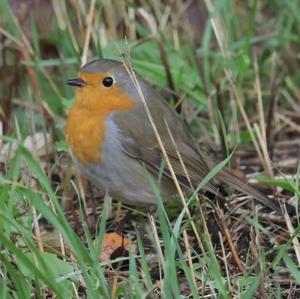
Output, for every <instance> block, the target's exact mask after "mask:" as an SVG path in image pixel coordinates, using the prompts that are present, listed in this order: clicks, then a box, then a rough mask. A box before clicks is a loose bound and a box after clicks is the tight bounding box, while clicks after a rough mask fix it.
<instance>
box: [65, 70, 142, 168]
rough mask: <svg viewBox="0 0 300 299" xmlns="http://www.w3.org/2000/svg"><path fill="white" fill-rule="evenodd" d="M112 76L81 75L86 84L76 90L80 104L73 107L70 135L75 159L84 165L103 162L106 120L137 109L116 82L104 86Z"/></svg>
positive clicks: (68, 136) (67, 130) (69, 124)
mask: <svg viewBox="0 0 300 299" xmlns="http://www.w3.org/2000/svg"><path fill="white" fill-rule="evenodd" d="M108 76H110V75H109V74H92V73H80V74H79V78H80V79H82V80H83V81H84V82H86V85H85V86H84V87H81V88H77V90H76V102H75V104H74V106H73V107H72V108H71V110H70V112H69V115H68V120H67V125H66V136H67V141H68V144H69V146H70V148H71V150H72V152H73V154H74V155H75V157H76V158H77V159H78V160H79V161H80V162H81V163H83V164H85V165H88V164H92V163H100V162H101V145H102V143H103V141H104V138H105V128H106V127H105V118H106V117H107V116H108V115H109V114H110V113H111V112H114V111H120V110H127V109H131V108H133V107H134V106H135V104H136V103H135V102H134V100H132V99H130V98H129V96H128V94H127V93H126V92H124V91H122V90H121V89H120V87H118V85H117V83H114V84H113V85H112V86H110V87H105V86H104V85H103V84H102V81H103V79H104V78H106V77H108Z"/></svg>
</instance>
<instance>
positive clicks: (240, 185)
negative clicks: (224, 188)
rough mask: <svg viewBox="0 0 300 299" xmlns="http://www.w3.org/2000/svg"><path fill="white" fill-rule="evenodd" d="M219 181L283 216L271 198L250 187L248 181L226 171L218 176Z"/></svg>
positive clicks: (222, 171)
mask: <svg viewBox="0 0 300 299" xmlns="http://www.w3.org/2000/svg"><path fill="white" fill-rule="evenodd" d="M217 179H219V180H220V181H221V182H223V183H225V184H227V185H229V186H231V187H232V188H234V189H236V190H238V191H240V192H242V193H244V194H247V195H250V196H253V197H254V198H255V199H256V200H257V201H259V202H260V203H262V204H263V205H265V206H267V207H269V208H270V209H272V210H275V211H277V212H278V213H280V214H282V211H281V209H280V207H279V205H278V204H276V203H275V202H274V201H272V200H271V199H270V198H268V197H266V196H265V195H263V194H262V193H261V192H259V191H258V190H256V189H255V188H253V187H251V186H250V185H248V184H247V182H246V181H244V180H243V179H241V178H239V177H237V176H236V175H234V174H232V173H230V172H228V171H226V170H221V171H220V172H219V173H218V175H217Z"/></svg>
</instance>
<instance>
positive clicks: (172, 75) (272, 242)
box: [0, 0, 300, 298]
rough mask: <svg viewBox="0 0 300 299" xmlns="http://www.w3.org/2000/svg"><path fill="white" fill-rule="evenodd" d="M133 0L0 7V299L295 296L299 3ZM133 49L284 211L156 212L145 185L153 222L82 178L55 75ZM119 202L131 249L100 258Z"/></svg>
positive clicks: (137, 62) (210, 148) (174, 101)
mask: <svg viewBox="0 0 300 299" xmlns="http://www.w3.org/2000/svg"><path fill="white" fill-rule="evenodd" d="M140 2H141V3H140V4H138V3H137V2H136V1H124V2H120V1H93V0H91V1H83V2H81V1H52V2H48V1H37V2H36V3H34V4H32V6H29V4H28V3H27V2H24V3H20V2H19V1H11V2H9V3H8V1H5V0H0V11H1V12H2V15H1V23H0V24H1V25H0V35H1V50H2V51H1V52H2V58H1V60H0V61H1V65H0V79H1V85H0V90H1V93H2V94H3V95H4V96H3V98H2V100H1V110H0V113H1V114H0V116H1V130H2V132H3V134H2V138H1V145H0V146H1V148H0V163H1V164H0V165H1V174H0V229H1V233H0V244H1V248H0V260H1V262H0V275H1V281H0V294H1V295H0V298H31V297H36V298H45V297H57V298H81V297H83V298H85V297H88V298H99V297H101V298H122V297H125V298H203V297H207V298H217V297H218V298H254V297H256V298H259V297H260V298H299V283H300V272H299V266H300V252H299V241H298V234H299V230H300V226H299V215H298V200H299V193H300V191H299V173H300V167H299V162H298V160H299V140H300V134H299V133H300V120H299V109H300V90H299V87H298V82H299V76H300V72H299V69H300V67H299V43H300V39H299V34H300V32H299V31H300V26H299V25H300V23H299V16H298V14H297V11H299V10H300V4H298V3H297V1H279V0H275V1H265V2H260V1H251V2H249V3H236V2H234V1H231V0H221V1H215V2H212V1H210V0H206V1H203V3H202V2H199V3H198V4H197V5H196V4H195V3H196V1H195V3H194V2H193V1H191V2H186V1H175V2H174V3H171V1H161V2H160V1H140ZM188 3H191V4H189V5H188ZM207 12H208V13H207ZM209 16H210V17H209ZM199 20H200V22H199ZM125 36H126V38H125ZM128 51H129V52H130V55H131V58H132V62H133V65H134V67H135V69H136V70H137V71H138V72H139V73H140V74H141V75H142V76H143V77H145V78H146V79H147V80H148V81H149V82H151V83H152V85H153V86H154V88H155V89H156V90H157V92H158V93H160V94H161V95H162V96H163V97H164V98H166V99H167V100H168V101H169V102H170V105H173V106H174V107H177V110H178V111H181V112H180V113H181V114H182V117H183V118H184V119H185V120H186V121H187V122H188V124H189V126H190V128H191V130H192V132H193V135H194V136H195V138H196V139H197V140H198V141H199V143H200V144H201V147H202V148H203V150H204V151H207V152H214V155H215V156H217V157H218V160H220V161H222V160H224V162H223V163H221V164H220V165H219V166H220V167H221V166H223V164H226V163H228V162H229V160H230V165H231V167H232V169H233V170H234V171H240V172H242V175H247V176H248V177H249V179H250V180H251V181H252V180H254V178H257V180H258V181H259V182H261V183H264V188H265V189H266V190H267V191H268V192H269V194H272V195H273V196H275V197H276V198H277V199H279V200H280V201H281V202H282V203H285V202H289V203H290V204H291V205H292V206H293V207H294V208H293V209H294V210H295V215H293V216H292V215H290V216H289V215H288V214H287V213H284V215H283V216H281V215H276V214H274V213H269V212H268V211H267V210H265V209H259V208H258V207H257V205H256V204H255V203H253V202H251V201H249V199H248V198H246V197H245V196H242V195H236V194H233V195H232V196H230V199H229V200H228V201H227V202H226V203H225V206H224V207H218V206H215V205H214V204H212V203H210V202H208V201H207V200H205V199H203V198H202V197H200V199H199V198H197V197H191V198H182V199H184V205H186V206H185V208H182V207H181V206H182V205H178V203H175V202H170V203H169V204H167V205H165V204H163V202H162V199H161V198H160V195H159V192H158V190H157V188H156V186H155V182H153V181H151V178H149V180H150V181H149V184H152V186H153V188H154V190H156V192H157V200H158V209H157V215H156V217H153V216H151V215H150V214H148V213H147V211H145V210H137V209H136V208H135V207H131V208H128V207H121V212H120V209H119V207H120V206H119V205H118V204H116V203H114V202H113V203H112V202H111V199H110V198H109V197H103V195H101V194H99V191H98V190H97V189H95V188H94V187H93V186H91V185H89V184H87V182H86V181H85V180H83V179H81V178H80V177H79V175H78V173H77V172H76V169H75V168H74V167H73V165H72V162H71V159H70V156H69V155H68V149H67V145H66V142H65V137H64V122H65V119H66V115H67V111H68V109H69V108H70V107H71V105H72V104H73V101H74V94H73V91H72V90H71V89H70V88H69V87H68V86H66V84H65V81H66V80H67V79H69V78H72V77H75V76H76V73H77V71H78V69H79V67H80V65H81V64H82V63H85V62H86V61H89V60H91V59H92V58H95V57H104V58H113V59H119V60H120V52H121V53H128ZM30 136H33V137H35V138H33V139H31V138H30ZM37 137H39V140H36V138H37ZM45 140H46V141H45ZM231 153H233V155H232V156H231V155H230V154H231ZM237 169H238V170H237ZM217 171H218V168H216V169H214V170H213V171H212V172H211V173H210V175H209V177H211V176H214V175H215V174H216V172H217ZM259 172H263V175H260V176H258V173H259ZM209 177H207V179H209ZM199 187H201V186H199ZM116 200H117V199H116ZM185 203H186V204H185ZM128 209H133V217H132V219H131V221H127V222H126V223H125V224H124V226H123V227H122V228H121V233H122V234H123V235H125V236H126V237H127V238H128V239H129V243H131V247H132V248H135V250H129V251H128V254H115V256H114V258H111V259H110V260H108V261H104V262H99V257H100V254H101V251H102V250H103V246H102V245H103V242H104V241H103V240H104V236H105V233H106V232H107V231H109V230H117V231H119V230H120V228H118V223H119V221H116V218H117V217H118V216H120V214H121V216H123V215H124V213H125V212H126V211H127V210H128ZM119 232H120V231H119ZM122 251H123V250H122Z"/></svg>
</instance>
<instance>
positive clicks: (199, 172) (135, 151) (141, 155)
mask: <svg viewBox="0 0 300 299" xmlns="http://www.w3.org/2000/svg"><path fill="white" fill-rule="evenodd" d="M184 146H185V145H184ZM181 147H182V145H181ZM122 149H123V150H124V152H125V153H126V154H127V155H128V156H130V157H131V158H133V159H137V160H139V161H140V162H142V163H143V164H144V165H145V167H146V168H147V169H148V170H149V171H151V172H152V173H153V174H155V175H157V176H158V175H159V173H160V172H161V171H162V175H163V176H164V178H165V179H168V180H172V181H173V178H172V175H171V171H170V169H169V167H168V165H167V163H166V161H165V159H164V156H163V153H162V151H161V149H160V148H159V146H158V145H157V146H155V147H148V148H144V147H141V146H139V145H138V144H137V143H136V142H135V141H134V140H132V139H128V138H127V139H124V140H123V142H122ZM165 149H166V152H167V155H168V158H169V161H170V163H171V165H172V169H173V171H174V173H175V175H176V178H177V180H178V182H179V183H180V184H181V185H182V186H184V187H185V188H188V189H191V185H190V184H191V183H192V186H193V188H195V189H196V188H197V186H198V184H199V183H200V182H201V181H202V180H203V179H204V177H205V176H206V175H207V174H208V172H209V168H208V167H207V165H206V164H205V163H204V161H202V160H201V159H199V158H200V156H199V155H198V154H197V153H193V150H192V149H189V150H188V151H189V154H190V155H194V157H192V156H189V155H188V154H187V150H185V151H184V152H180V157H178V155H177V153H176V151H175V150H174V149H171V146H170V145H165ZM196 156H197V157H198V159H195V157H196ZM181 160H182V162H183V164H184V167H185V169H184V168H183V167H182V162H181ZM162 168H163V169H162ZM185 170H186V171H185ZM186 172H187V173H188V176H189V179H188V178H187V176H186ZM205 191H209V192H212V193H214V194H216V195H218V196H221V197H222V195H221V194H220V193H219V192H218V189H217V188H216V187H215V186H214V184H213V183H212V182H210V183H208V184H207V185H206V186H205Z"/></svg>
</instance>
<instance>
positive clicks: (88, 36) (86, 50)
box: [81, 0, 96, 65]
mask: <svg viewBox="0 0 300 299" xmlns="http://www.w3.org/2000/svg"><path fill="white" fill-rule="evenodd" d="M95 6H96V0H91V5H90V9H89V13H88V16H87V28H86V33H85V39H84V45H83V52H82V56H81V65H83V64H86V62H87V58H88V53H89V44H90V39H91V34H92V27H93V18H94V13H95Z"/></svg>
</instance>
